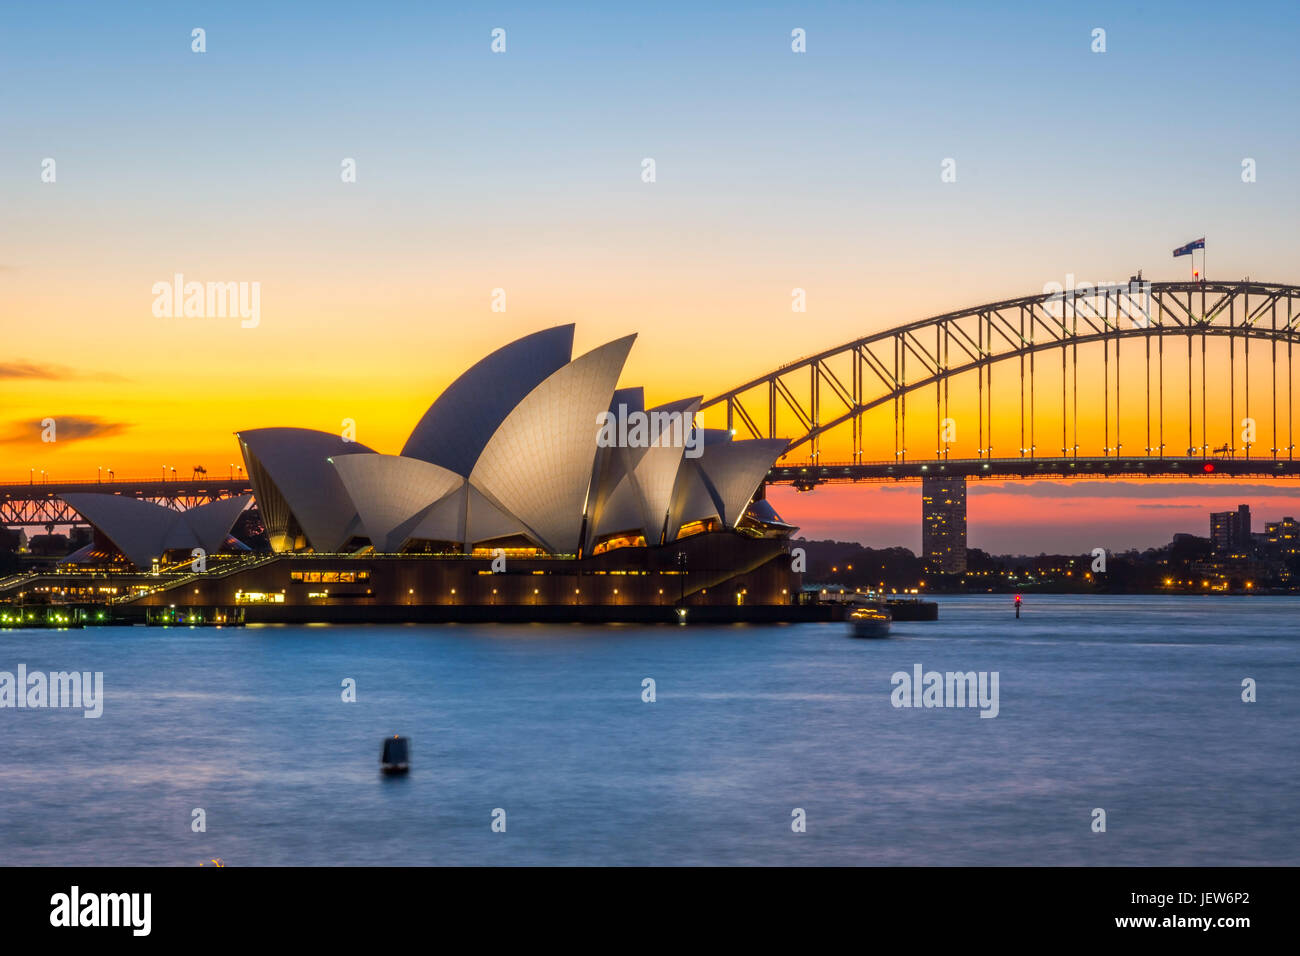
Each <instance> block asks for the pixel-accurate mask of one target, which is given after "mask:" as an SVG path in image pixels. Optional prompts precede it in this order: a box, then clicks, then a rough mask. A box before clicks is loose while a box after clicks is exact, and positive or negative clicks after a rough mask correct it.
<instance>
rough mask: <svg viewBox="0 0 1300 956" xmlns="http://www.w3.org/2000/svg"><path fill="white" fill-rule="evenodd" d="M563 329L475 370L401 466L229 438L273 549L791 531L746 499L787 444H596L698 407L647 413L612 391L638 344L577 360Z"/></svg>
mask: <svg viewBox="0 0 1300 956" xmlns="http://www.w3.org/2000/svg"><path fill="white" fill-rule="evenodd" d="M573 333H574V327H573V326H572V325H562V326H557V327H555V328H551V329H546V330H543V331H540V332H536V333H533V334H531V335H528V336H525V337H523V338H521V339H518V340H516V341H514V342H511V343H510V344H508V345H506V346H504V347H502V348H500V349H498V350H497V351H495V352H493V353H492V354H491V355H489V356H487V357H486V358H484V359H482V360H481V361H480V362H478V363H477V364H476V365H474V366H473V367H472V368H470V369H469V370H468V371H467V372H465V373H464V374H463V375H461V376H460V377H459V378H458V379H456V380H455V381H454V382H453V383H452V384H451V385H450V386H448V387H447V389H446V390H445V391H444V392H443V393H442V395H441V396H440V397H439V398H438V399H437V400H436V401H435V402H434V403H433V404H432V405H431V406H430V407H429V409H428V411H427V412H425V414H424V416H423V417H422V418H421V419H420V421H419V423H418V424H417V425H416V426H415V429H414V430H413V431H412V432H411V435H410V437H409V438H408V439H407V441H406V444H405V446H404V447H403V448H402V451H401V453H400V454H397V455H386V454H380V453H377V452H375V451H374V450H373V449H371V448H368V447H366V446H364V445H361V444H359V443H356V442H349V441H345V440H344V439H342V438H341V437H339V436H337V435H332V434H328V433H324V432H319V431H312V430H309V429H301V428H283V427H280V428H259V429H253V430H249V431H241V432H239V433H238V435H237V437H238V439H239V445H240V450H241V452H242V454H243V457H244V461H245V465H246V467H247V470H248V475H249V478H250V480H251V482H252V485H253V490H254V495H255V497H256V500H257V502H258V506H259V508H260V510H261V515H262V520H263V524H264V525H265V527H266V530H267V534H268V537H269V539H270V542H271V546H272V548H273V549H274V550H275V551H277V552H304V551H310V552H314V553H316V554H340V553H347V554H356V553H358V552H359V551H360V550H361V549H373V553H376V554H400V553H411V552H422V553H432V554H490V553H496V552H498V551H504V552H506V553H508V554H512V555H538V556H540V555H549V556H566V557H582V556H590V555H593V554H601V553H603V552H606V551H609V550H612V549H616V548H620V547H637V546H640V547H656V546H660V545H667V544H670V543H673V542H675V541H677V540H679V539H681V538H684V537H688V536H690V535H693V534H695V533H699V532H704V531H723V530H745V531H748V532H749V533H750V534H751V535H755V536H758V535H766V536H773V535H778V534H783V533H788V531H789V530H791V529H790V528H789V526H787V525H784V524H783V523H782V522H781V521H780V519H779V518H778V517H776V515H775V512H773V511H772V509H771V508H770V506H768V505H767V504H766V502H762V501H759V502H754V495H755V492H756V491H757V490H758V489H759V488H760V486H761V484H762V482H763V479H764V477H765V476H766V474H767V472H768V470H769V469H770V468H771V466H772V464H773V462H774V461H775V460H776V459H777V458H778V457H779V456H780V455H781V454H782V453H783V452H784V450H785V447H786V443H785V441H784V440H781V439H775V440H768V439H760V440H753V441H736V440H733V438H732V435H731V434H730V433H729V432H725V431H716V430H710V431H704V430H701V431H700V432H699V433H697V434H696V435H695V436H694V437H696V438H697V439H702V441H699V442H698V447H696V448H694V449H691V448H690V447H689V445H690V443H688V442H681V441H678V442H673V441H669V440H662V441H659V442H655V443H650V444H647V445H644V446H642V447H624V446H613V447H602V446H601V444H600V442H599V441H598V431H599V429H598V422H599V421H600V418H601V415H602V413H606V412H619V413H622V414H628V413H632V412H641V413H647V414H649V415H655V414H658V415H660V416H673V415H676V416H680V417H681V418H682V419H683V420H685V421H687V422H691V421H693V418H694V415H695V413H696V411H698V409H699V405H700V399H699V398H690V399H684V400H681V401H678V402H672V403H669V404H667V405H661V406H657V407H655V408H650V409H647V408H645V403H644V393H643V391H642V389H639V388H625V389H618V388H617V384H618V380H619V376H620V375H621V374H622V371H623V366H624V363H625V362H626V360H627V357H628V353H629V352H630V350H631V348H632V343H633V341H634V340H635V336H634V335H629V336H626V337H624V338H620V339H616V340H615V341H613V342H609V343H607V344H605V345H602V346H600V347H598V348H595V349H593V350H592V351H590V352H587V353H586V354H585V355H581V356H579V357H577V358H573V357H572V349H573ZM688 451H692V452H693V454H688V453H687V452H688Z"/></svg>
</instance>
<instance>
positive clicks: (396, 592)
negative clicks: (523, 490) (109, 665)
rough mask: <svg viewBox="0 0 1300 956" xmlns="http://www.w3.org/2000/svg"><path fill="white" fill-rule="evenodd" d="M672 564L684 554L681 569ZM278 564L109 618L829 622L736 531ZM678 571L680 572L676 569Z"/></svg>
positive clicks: (828, 611) (760, 548)
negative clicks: (553, 554)
mask: <svg viewBox="0 0 1300 956" xmlns="http://www.w3.org/2000/svg"><path fill="white" fill-rule="evenodd" d="M679 555H683V556H684V563H683V559H682V558H679ZM492 564H493V561H492V558H491V557H486V556H485V557H464V556H446V555H373V554H371V555H361V556H355V557H353V556H347V555H317V554H281V555H277V556H274V557H272V556H267V559H266V560H263V561H262V562H260V563H253V564H252V565H251V566H248V567H242V568H238V569H235V570H229V571H226V572H224V573H223V572H221V571H220V570H214V571H213V572H211V573H208V574H199V575H194V576H187V579H186V580H185V581H184V582H183V583H180V582H178V583H177V584H176V585H175V586H172V587H164V588H162V589H160V590H157V591H155V592H154V593H152V594H147V595H144V596H142V597H140V598H139V599H137V600H135V601H132V602H130V603H129V604H126V605H119V606H118V607H116V608H115V609H114V611H115V613H114V616H115V617H116V618H118V619H119V620H131V619H133V618H134V617H136V616H139V617H140V618H141V620H143V618H144V615H145V613H146V611H147V609H148V608H150V607H159V606H162V607H168V606H175V607H176V608H178V609H180V608H187V607H195V608H197V607H226V608H240V609H242V611H243V617H244V620H245V622H247V623H250V624H252V623H284V624H290V623H294V624H297V623H317V622H329V623H340V624H342V623H381V622H383V623H396V622H465V623H470V622H547V623H581V622H587V623H612V622H628V623H632V622H656V621H663V622H678V621H680V620H681V617H682V616H681V615H680V614H679V610H680V609H683V608H684V609H685V611H686V615H685V617H686V619H687V620H688V621H689V622H690V623H713V622H716V623H724V622H753V623H759V622H780V621H811V620H829V619H830V617H831V616H832V615H833V614H834V613H835V609H833V608H828V607H827V606H825V605H805V604H800V603H799V602H798V596H799V592H800V588H801V585H802V575H800V574H798V573H796V572H794V571H792V570H791V569H790V566H791V557H790V554H789V553H788V552H787V550H786V546H785V541H784V540H783V539H778V538H751V537H747V536H744V535H741V534H737V533H732V532H715V533H705V534H699V535H695V536H693V537H690V538H686V539H683V540H681V541H678V542H674V543H673V544H671V545H666V546H663V547H656V548H621V549H618V550H615V551H609V552H606V553H604V554H599V555H594V556H592V557H588V558H582V559H572V558H568V559H566V558H549V557H509V556H507V558H506V569H505V570H504V571H496V572H494V571H493V570H492ZM683 567H684V569H685V570H684V571H683V570H682V568H683Z"/></svg>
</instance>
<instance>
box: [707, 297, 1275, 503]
mask: <svg viewBox="0 0 1300 956" xmlns="http://www.w3.org/2000/svg"><path fill="white" fill-rule="evenodd" d="M1297 344H1300V286H1293V285H1279V284H1276V283H1265V282H1252V281H1251V280H1249V279H1245V280H1242V281H1239V282H1207V281H1198V282H1143V281H1141V280H1140V278H1139V277H1134V279H1132V280H1130V281H1129V283H1128V284H1126V285H1121V284H1113V285H1098V286H1089V285H1080V286H1077V287H1075V288H1073V289H1058V290H1056V291H1046V292H1042V293H1039V294H1037V295H1030V296H1025V297H1022V298H1018V299H1008V300H1005V301H1002V302H993V303H989V304H986V305H979V306H975V307H973V308H967V309H962V310H960V311H957V312H949V313H946V314H944V315H938V316H934V317H932V318H927V319H921V320H919V321H915V322H911V323H908V324H906V325H900V326H897V327H895V328H890V329H886V330H885V331H882V332H877V333H874V334H872V335H868V336H864V337H862V338H859V339H855V340H854V341H852V342H848V343H846V344H844V345H840V346H837V347H835V348H831V349H827V350H825V351H822V352H819V353H817V354H815V355H810V356H808V357H806V358H803V359H800V360H798V361H796V362H791V363H789V364H787V365H783V366H781V367H780V368H778V369H776V370H775V371H772V372H769V373H768V374H766V375H762V376H759V377H757V378H754V379H751V380H750V381H748V382H745V383H744V384H743V385H739V386H737V387H736V388H733V389H731V390H729V391H727V392H724V393H723V394H721V395H718V396H715V397H714V398H711V399H709V400H708V401H706V402H704V403H703V405H702V408H703V409H708V408H721V409H725V413H726V424H727V428H729V429H732V430H733V431H734V432H735V433H736V435H737V437H743V438H777V437H785V438H789V442H790V443H789V446H788V448H787V452H786V456H785V457H784V458H783V459H782V460H781V461H780V462H778V464H777V466H776V467H775V468H774V469H773V470H772V471H771V472H770V473H769V475H768V483H769V484H789V485H793V486H795V487H796V488H799V489H801V490H808V489H811V488H813V487H814V486H816V485H818V484H821V483H825V482H846V481H848V482H857V481H900V480H914V481H915V480H921V479H925V478H929V477H934V476H937V475H944V476H948V477H951V478H953V479H958V478H960V479H967V478H1000V479H1008V478H1084V477H1092V478H1098V477H1126V478H1133V477H1141V478H1150V477H1173V476H1184V477H1189V476H1194V477H1220V476H1223V477H1239V478H1241V477H1251V478H1295V477H1300V461H1297V460H1296V459H1295V458H1294V452H1295V441H1294V431H1293V413H1294V410H1295V405H1294V401H1293V376H1292V351H1293V348H1294V346H1296V345H1297ZM1098 353H1099V354H1098ZM1211 353H1212V354H1213V356H1214V357H1213V359H1210V358H1209V357H1208V356H1210V355H1211ZM1081 355H1082V356H1083V358H1082V359H1081ZM995 373H997V375H998V377H999V383H1000V385H1001V387H1002V392H1001V397H1000V400H999V403H998V406H997V409H996V410H997V411H998V412H999V414H997V415H995V414H994V412H995V406H994V395H995V388H994V378H995ZM972 380H973V381H972ZM1167 380H1169V382H1167ZM1170 382H1173V383H1175V386H1176V390H1177V394H1171V385H1170ZM957 387H964V388H965V391H966V398H964V399H959V400H958V402H957V403H956V404H955V406H954V407H957V408H959V409H960V410H961V412H960V414H959V415H954V414H952V413H951V411H950V407H949V401H950V397H951V394H952V392H953V391H954V390H955V388H957ZM1252 387H1253V391H1252ZM1081 388H1082V393H1081ZM1008 392H1009V393H1010V401H1009V403H1008V401H1006V398H1007V394H1008ZM1081 399H1082V400H1081ZM1124 399H1127V402H1125V403H1124V404H1122V401H1123V400H1124ZM1008 404H1009V405H1010V407H1009V408H1008V407H1007V406H1008ZM1121 410H1122V411H1123V414H1121ZM891 412H892V414H890V413H891ZM1081 412H1082V417H1083V418H1084V424H1085V429H1084V432H1083V433H1081V431H1080V417H1081ZM873 414H874V416H875V417H874V418H873V419H872V420H873V421H874V422H875V423H876V425H877V428H876V429H874V430H873V431H872V432H869V434H876V433H878V432H879V431H880V428H879V426H880V425H882V424H883V425H884V426H885V427H886V428H887V427H888V425H889V422H890V421H892V430H893V434H892V452H893V455H892V457H889V458H883V459H881V458H879V457H877V458H876V459H874V460H873V459H869V458H868V457H867V453H868V450H867V443H866V442H864V423H865V422H867V420H868V419H869V417H870V416H872V415H873ZM1257 419H1258V420H1261V421H1262V423H1263V427H1260V425H1259V422H1258V421H1257ZM958 425H960V426H961V428H962V431H963V432H964V433H966V434H969V433H970V431H972V430H973V432H974V439H973V443H974V446H975V447H974V449H973V451H974V454H971V453H970V451H971V449H969V447H967V448H966V453H965V454H964V455H962V454H957V455H954V454H953V452H954V448H955V447H957V442H956V438H957V430H958V429H957V426H958ZM922 430H924V432H925V437H924V438H921V439H920V440H921V441H923V442H924V450H923V451H921V452H919V453H918V452H917V451H916V450H915V449H914V448H913V449H909V445H908V442H909V440H910V441H911V442H913V443H914V444H915V443H916V442H917V440H918V438H919V436H920V435H921V434H922ZM995 432H996V434H995ZM792 435H793V437H790V436H792ZM931 436H932V437H931ZM829 439H837V440H838V445H839V447H841V448H843V449H845V451H846V453H847V456H846V457H845V458H844V459H843V460H837V461H827V460H825V459H824V458H823V455H822V448H821V446H822V444H823V442H824V441H827V440H829ZM1089 439H1092V447H1089V444H1088V441H1089ZM1184 439H1185V441H1184ZM1058 440H1059V441H1058ZM931 442H932V444H931ZM969 444H970V442H969V440H968V442H967V446H969ZM1008 446H1009V447H1010V448H1011V453H1010V454H1007V453H1001V454H995V451H994V449H995V447H996V448H1005V447H1008ZM875 448H876V450H877V451H880V450H881V448H880V443H879V442H877V443H876V445H875ZM1126 448H1127V450H1125V449H1126ZM889 450H890V448H889V447H888V443H885V447H884V448H883V451H884V452H885V453H887V452H888V451H889Z"/></svg>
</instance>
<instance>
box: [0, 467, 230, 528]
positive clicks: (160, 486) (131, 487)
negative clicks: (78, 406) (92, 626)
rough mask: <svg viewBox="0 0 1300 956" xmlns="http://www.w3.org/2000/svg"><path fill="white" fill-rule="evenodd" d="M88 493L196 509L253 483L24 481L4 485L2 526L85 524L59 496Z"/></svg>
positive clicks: (221, 480) (209, 480)
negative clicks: (119, 496) (120, 496)
mask: <svg viewBox="0 0 1300 956" xmlns="http://www.w3.org/2000/svg"><path fill="white" fill-rule="evenodd" d="M85 492H90V493H96V494H104V495H122V496H124V497H128V498H140V499H144V500H151V501H157V502H159V503H161V504H166V505H169V506H171V507H175V508H194V507H197V506H198V505H203V504H207V503H208V502H210V501H215V500H217V499H218V498H229V497H232V496H235V495H247V494H252V493H253V486H252V484H250V483H249V481H248V478H247V477H235V478H221V477H216V478H213V477H205V478H197V479H195V478H169V479H167V480H165V481H164V480H162V479H161V478H116V477H114V479H113V480H110V481H96V480H95V479H94V478H89V479H84V480H79V481H78V480H74V481H35V482H32V481H24V482H18V483H16V484H7V485H0V526H4V527H9V528H14V527H21V526H24V525H25V526H28V527H43V526H46V525H69V524H84V523H85V522H84V521H83V520H82V518H81V516H80V515H78V514H77V512H75V511H74V510H73V509H72V508H70V507H68V505H66V504H65V503H64V502H63V500H62V499H61V498H60V497H59V496H60V495H65V494H72V493H85Z"/></svg>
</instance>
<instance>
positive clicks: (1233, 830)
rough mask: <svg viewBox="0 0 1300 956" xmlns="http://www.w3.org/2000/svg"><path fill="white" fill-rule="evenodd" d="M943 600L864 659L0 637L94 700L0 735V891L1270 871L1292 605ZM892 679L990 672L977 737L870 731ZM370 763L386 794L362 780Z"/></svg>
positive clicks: (764, 645) (971, 719)
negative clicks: (15, 882) (621, 872)
mask: <svg viewBox="0 0 1300 956" xmlns="http://www.w3.org/2000/svg"><path fill="white" fill-rule="evenodd" d="M940 602H941V610H940V619H939V621H938V622H923V623H914V624H909V623H898V624H895V626H894V630H893V635H892V638H891V639H889V640H883V641H879V640H878V641H862V640H852V639H850V638H849V637H848V636H847V633H848V625H847V624H801V625H784V626H740V625H737V626H726V627H701V626H691V625H687V626H685V627H673V626H656V627H634V626H586V627H556V626H540V625H537V626H491V625H463V626H436V627H432V626H372V627H340V626H332V627H331V626H315V627H247V628H243V629H231V630H215V629H185V628H179V629H163V628H144V627H135V628H89V629H86V630H82V631H5V632H0V671H8V672H11V673H12V672H16V670H17V667H18V665H19V664H25V665H26V668H27V670H28V672H29V673H30V672H34V671H45V672H49V671H71V670H76V671H90V672H95V671H102V672H103V685H104V701H103V714H102V716H101V717H99V718H98V719H86V718H85V717H83V715H82V712H81V711H80V710H71V709H64V710H56V709H30V708H28V709H12V708H5V709H0V864H6V865H16V864H18V865H56V864H62V865H109V864H121V865H137V864H152V865H184V866H192V865H197V864H198V863H200V862H202V861H204V860H208V859H211V858H213V857H219V858H221V859H222V860H224V861H225V863H226V865H230V866H250V865H343V864H348V865H356V864H396V865H408V864H409V865H423V864H435V865H437V864H506V865H516V864H520V865H537V864H543V865H546V864H667V865H682V864H866V865H872V864H920V865H944V864H987V865H1023V864H1119V865H1156V864H1202V865H1245V864H1290V865H1295V864H1300V828H1297V827H1296V825H1295V822H1296V819H1297V811H1300V775H1297V769H1296V768H1297V767H1298V766H1300V736H1298V734H1297V731H1298V730H1300V694H1297V688H1298V687H1300V626H1298V623H1300V601H1297V600H1295V599H1288V598H1268V597H1251V598H1229V597H1222V596H1218V597H1205V598H1196V597H1164V596H1160V597H1136V596H1135V597H1109V596H1081V595H1070V596H1054V595H1036V594H1031V595H1028V596H1026V598H1025V605H1024V609H1023V612H1022V617H1021V619H1020V620H1019V621H1017V620H1015V618H1014V611H1013V609H1012V605H1011V596H1009V595H988V596H973V597H950V598H940ZM917 664H919V665H921V666H922V667H923V668H924V670H926V671H930V670H936V671H941V672H946V671H961V672H966V671H977V672H978V671H985V672H994V671H996V672H997V673H998V675H999V685H998V686H999V707H998V715H997V717H996V718H994V719H984V718H981V717H980V712H979V710H978V709H975V708H964V709H963V708H919V709H916V708H896V707H895V706H893V704H892V703H891V691H892V690H893V685H892V683H891V675H892V674H894V673H895V672H898V671H903V672H907V673H909V674H910V673H911V672H912V671H913V668H914V666H915V665H917ZM348 678H351V679H352V680H354V681H355V682H356V683H355V686H356V701H355V702H354V703H349V702H344V701H343V699H342V697H343V692H344V688H343V686H342V685H343V682H344V681H345V679H348ZM646 678H650V679H652V680H653V681H654V690H655V700H654V701H653V702H646V701H644V700H643V694H645V691H644V689H643V687H644V685H643V681H644V680H645V679H646ZM1246 678H1251V679H1253V680H1254V681H1255V682H1256V686H1257V691H1256V693H1257V695H1258V700H1257V701H1256V702H1255V703H1245V702H1243V700H1242V681H1243V680H1244V679H1246ZM393 733H400V734H403V735H405V736H407V737H409V738H410V741H411V771H410V773H409V775H406V776H401V777H386V776H383V775H381V774H380V773H379V751H380V746H381V743H382V739H383V738H384V737H385V736H386V735H391V734H393ZM196 808H202V810H203V815H204V820H205V824H206V830H205V831H203V832H194V829H193V828H192V821H193V820H194V819H195V817H194V810H195V809H196ZM497 808H500V809H502V810H504V811H505V822H506V829H505V832H504V833H501V832H494V831H493V828H492V822H493V811H494V810H496V809H497ZM796 808H800V809H802V810H803V811H804V813H805V815H806V832H802V833H798V832H794V831H793V830H792V826H791V824H792V821H793V820H794V819H795V818H794V817H793V816H792V811H794V810H795V809H796ZM1094 808H1102V809H1104V810H1105V812H1106V832H1104V833H1095V832H1093V829H1092V824H1093V810H1094ZM498 816H499V815H498Z"/></svg>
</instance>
